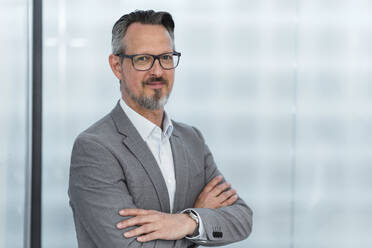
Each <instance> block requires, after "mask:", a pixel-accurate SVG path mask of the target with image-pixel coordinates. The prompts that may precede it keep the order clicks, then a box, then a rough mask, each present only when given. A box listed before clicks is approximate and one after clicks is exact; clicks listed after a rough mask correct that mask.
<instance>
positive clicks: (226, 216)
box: [192, 128, 253, 246]
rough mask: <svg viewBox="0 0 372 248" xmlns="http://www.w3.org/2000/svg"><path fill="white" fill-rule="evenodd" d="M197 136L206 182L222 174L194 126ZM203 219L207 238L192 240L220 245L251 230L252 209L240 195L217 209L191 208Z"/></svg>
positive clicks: (204, 244) (209, 244)
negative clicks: (200, 145)
mask: <svg viewBox="0 0 372 248" xmlns="http://www.w3.org/2000/svg"><path fill="white" fill-rule="evenodd" d="M194 130H195V131H196V133H197V134H198V136H199V138H200V139H201V140H202V142H203V147H204V148H203V156H204V166H205V167H204V169H205V172H206V174H205V175H206V182H207V183H208V182H209V181H211V180H212V179H213V178H214V177H216V176H218V175H222V174H221V173H220V172H219V170H218V168H217V166H216V164H215V162H214V159H213V156H212V153H211V151H210V150H209V148H208V146H207V145H206V144H205V142H204V138H203V136H202V134H201V133H200V131H199V130H197V129H196V128H194ZM193 210H194V211H196V212H197V213H198V214H199V215H200V217H201V219H202V220H203V225H204V231H205V233H206V236H207V240H206V241H205V240H192V242H194V243H196V244H200V245H203V246H221V245H226V244H230V243H233V242H237V241H240V240H243V239H245V238H247V237H248V236H249V234H250V233H251V231H252V214H253V212H252V210H251V209H250V208H249V207H248V206H247V204H246V203H245V202H244V201H243V199H241V198H240V197H239V198H238V200H237V201H236V202H235V203H234V204H233V205H231V206H227V207H222V208H218V209H210V208H193Z"/></svg>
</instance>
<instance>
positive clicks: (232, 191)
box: [217, 189, 236, 203]
mask: <svg viewBox="0 0 372 248" xmlns="http://www.w3.org/2000/svg"><path fill="white" fill-rule="evenodd" d="M235 194H236V190H235V189H230V190H226V191H225V192H222V193H221V194H220V195H219V196H218V197H217V200H218V202H221V203H222V202H224V201H226V200H227V199H228V198H230V197H231V196H233V195H235Z"/></svg>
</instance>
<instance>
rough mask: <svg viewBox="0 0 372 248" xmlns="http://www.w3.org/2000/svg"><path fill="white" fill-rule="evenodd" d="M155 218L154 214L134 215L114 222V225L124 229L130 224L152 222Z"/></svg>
mask: <svg viewBox="0 0 372 248" xmlns="http://www.w3.org/2000/svg"><path fill="white" fill-rule="evenodd" d="M155 219H156V217H155V216H154V215H143V216H136V217H133V218H129V219H126V220H123V221H120V222H119V223H117V224H116V227H117V228H118V229H124V228H127V227H131V226H136V225H144V224H147V223H151V222H153V221H154V220H155Z"/></svg>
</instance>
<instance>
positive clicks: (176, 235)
mask: <svg viewBox="0 0 372 248" xmlns="http://www.w3.org/2000/svg"><path fill="white" fill-rule="evenodd" d="M119 214H120V215H121V216H134V217H132V218H129V219H126V220H123V221H121V222H119V223H118V224H117V225H116V227H117V228H118V229H124V228H127V227H131V226H139V227H137V228H135V229H133V230H130V231H128V232H125V233H124V236H125V237H126V238H131V237H137V241H138V242H147V241H151V240H155V239H165V240H178V239H182V238H184V237H185V236H186V235H191V234H192V233H194V231H195V229H196V227H197V224H196V222H195V221H194V220H193V219H191V218H190V217H189V216H188V215H187V214H167V213H162V212H158V211H155V210H144V209H123V210H121V211H120V212H119Z"/></svg>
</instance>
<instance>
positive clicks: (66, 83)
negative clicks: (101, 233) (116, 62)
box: [0, 0, 372, 248]
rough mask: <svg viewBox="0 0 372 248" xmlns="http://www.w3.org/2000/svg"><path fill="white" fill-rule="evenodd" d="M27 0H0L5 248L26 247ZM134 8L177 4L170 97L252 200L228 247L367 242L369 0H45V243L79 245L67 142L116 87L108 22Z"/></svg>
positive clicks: (371, 239) (176, 114)
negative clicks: (176, 58)
mask: <svg viewBox="0 0 372 248" xmlns="http://www.w3.org/2000/svg"><path fill="white" fill-rule="evenodd" d="M30 2H31V1H29V0H0V23H1V24H2V25H1V28H0V72H1V83H0V116H1V122H0V163H1V164H0V248H5V247H6V248H8V247H12V248H17V247H26V246H25V243H26V242H25V239H26V237H25V232H24V230H25V225H26V222H25V216H26V214H27V211H28V209H27V208H28V207H27V202H26V199H27V197H28V191H29V185H28V183H27V174H28V173H29V172H28V168H29V165H28V156H29V150H30V147H29V143H30V142H29V138H28V137H29V135H30V133H29V132H30V131H29V130H30V117H29V109H30V104H29V102H30V97H29V92H30V87H31V86H30V78H29V77H30V73H29V68H30V62H29V59H30V58H29V55H28V54H29V51H28V47H29V43H30V38H29V31H30V20H29V15H28V13H29V7H30ZM135 9H155V10H166V11H169V12H170V13H171V14H172V15H173V17H174V20H175V24H176V29H175V39H176V49H177V51H179V52H181V53H182V57H181V61H180V65H179V67H178V68H177V69H176V81H175V87H174V90H173V93H172V96H171V98H170V101H169V103H168V104H167V106H166V109H167V111H168V112H170V114H171V116H172V117H173V119H175V120H178V121H183V122H186V123H188V124H192V125H195V126H197V127H198V128H199V129H200V130H201V131H202V132H203V134H204V136H205V138H206V141H207V143H208V145H209V146H210V148H211V150H212V152H213V153H214V156H215V160H216V162H217V164H218V166H219V168H220V170H221V171H222V172H223V174H224V175H225V177H226V179H227V180H228V181H230V182H231V183H232V185H233V187H234V188H236V189H237V190H238V193H239V195H240V196H241V197H242V198H243V199H244V200H245V201H246V202H247V204H248V205H249V206H250V207H251V208H252V209H253V211H254V227H253V232H252V234H251V236H250V237H249V238H248V239H247V240H244V241H242V242H239V243H235V244H232V245H229V246H228V247H231V248H233V247H234V248H246V247H254V248H310V247H311V248H314V247H315V248H323V247H324V248H330V247H335V248H336V247H337V248H350V247H358V248H367V247H369V248H370V247H372V236H371V235H370V234H371V233H372V180H371V178H372V153H371V151H370V150H371V147H372V128H371V127H372V108H370V106H371V104H372V61H371V59H372V1H369V0H224V1H222V0H219V1H217V0H204V1H200V0H179V1H171V0H156V1H144V0H136V1H124V0H106V1H87V0H49V1H46V0H44V1H43V56H44V57H43V59H44V60H43V180H42V190H43V191H42V200H43V202H42V245H43V247H45V248H62V247H63V248H64V247H68V248H70V247H72V248H73V247H77V241H76V235H75V229H74V225H73V219H72V212H71V209H70V207H69V205H68V196H67V187H68V175H69V163H70V155H71V149H72V144H73V141H74V139H75V137H76V136H77V135H78V134H79V133H80V132H81V131H83V130H84V129H85V128H87V127H88V126H89V125H91V124H92V123H93V122H95V121H96V120H98V119H99V118H101V117H102V116H103V115H105V114H106V113H108V112H109V111H110V110H111V109H112V108H113V107H114V105H115V104H116V102H117V100H118V99H119V98H120V91H119V83H118V81H117V79H116V78H115V77H114V75H113V74H112V72H111V70H110V68H109V65H108V55H109V54H110V51H111V46H110V42H111V29H112V26H113V24H114V23H115V21H116V20H117V19H118V18H120V16H121V15H123V14H125V13H128V12H130V11H133V10H135Z"/></svg>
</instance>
